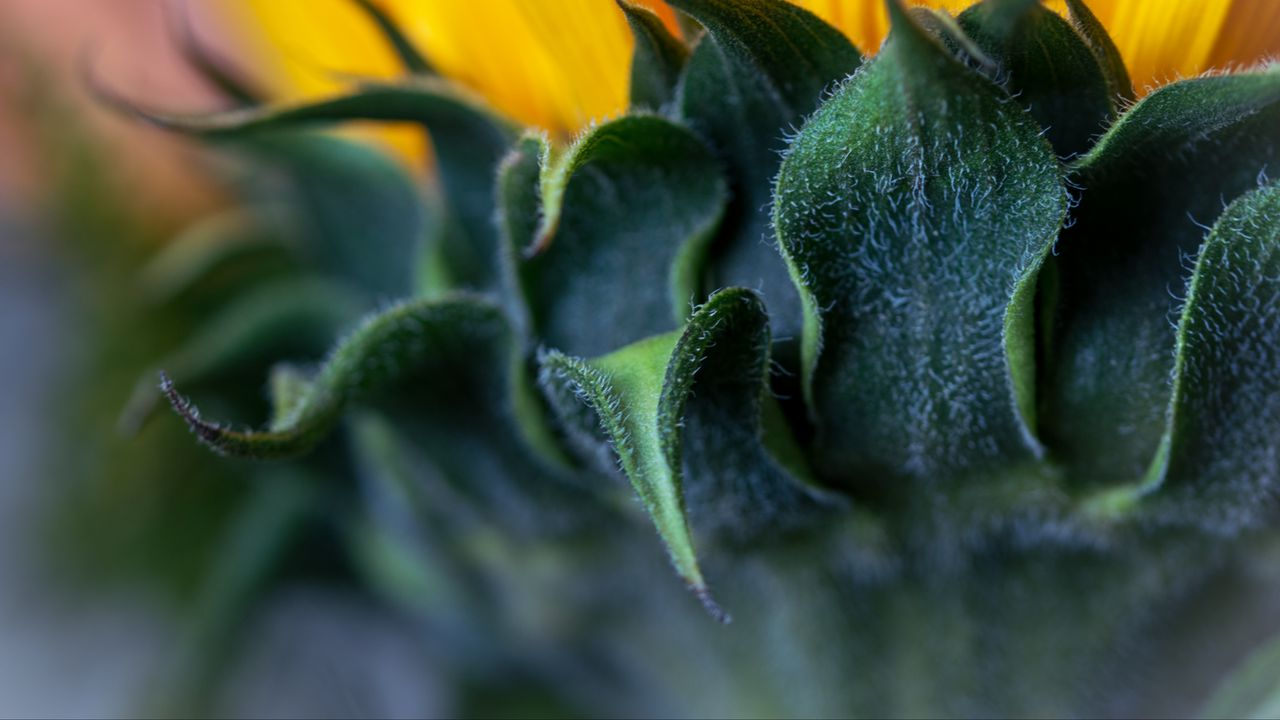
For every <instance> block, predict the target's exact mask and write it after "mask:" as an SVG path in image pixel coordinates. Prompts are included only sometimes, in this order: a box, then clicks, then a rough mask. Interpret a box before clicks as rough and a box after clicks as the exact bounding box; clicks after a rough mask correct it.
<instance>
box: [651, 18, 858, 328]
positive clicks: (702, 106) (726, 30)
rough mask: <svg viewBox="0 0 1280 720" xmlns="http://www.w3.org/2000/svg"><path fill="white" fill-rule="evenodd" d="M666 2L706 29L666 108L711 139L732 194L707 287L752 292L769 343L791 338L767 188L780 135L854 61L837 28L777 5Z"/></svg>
mask: <svg viewBox="0 0 1280 720" xmlns="http://www.w3.org/2000/svg"><path fill="white" fill-rule="evenodd" d="M669 4H670V5H671V6H672V7H673V8H675V9H676V10H679V11H681V12H682V13H687V14H688V15H689V16H692V17H693V18H694V19H695V20H697V21H698V22H699V23H701V24H702V26H704V27H705V28H706V34H705V35H704V36H703V37H702V39H701V40H700V41H699V42H698V45H697V47H695V48H694V51H693V54H692V55H691V56H690V58H689V61H688V63H687V64H686V66H685V71H684V76H683V78H682V80H681V82H680V85H679V87H678V89H677V98H676V104H677V108H678V112H679V115H680V117H681V118H683V119H684V120H685V121H686V122H688V123H689V125H690V126H691V127H693V129H694V130H696V131H697V132H699V133H700V134H702V135H703V136H705V137H706V138H707V140H709V141H710V142H711V144H712V146H713V147H714V149H715V151H716V153H717V154H718V156H719V157H720V160H721V162H723V163H724V165H725V167H726V168H727V169H728V173H729V181H730V187H731V189H732V191H733V200H732V202H731V204H730V207H729V210H728V212H727V214H726V218H725V227H724V229H723V230H722V232H721V234H720V238H718V240H717V242H716V247H715V248H714V250H713V264H712V267H711V287H712V288H718V287H728V286H739V287H750V288H756V289H758V290H760V291H761V292H762V293H763V294H764V298H765V301H766V302H767V303H768V305H769V316H770V322H771V323H772V324H773V332H774V335H775V337H777V338H778V340H779V341H782V340H788V341H790V340H794V338H796V337H797V336H798V335H799V332H800V324H801V307H800V298H799V297H798V296H797V295H796V291H795V288H794V287H793V286H792V285H791V283H790V281H789V279H788V277H787V268H786V265H785V264H784V263H783V261H782V259H781V258H780V257H778V252H777V248H776V247H775V245H774V243H773V242H772V238H771V236H770V232H769V212H768V206H769V203H770V199H771V195H770V191H771V189H772V187H773V179H774V177H775V176H776V175H777V172H778V165H779V163H780V154H781V152H782V151H783V150H784V149H785V148H786V146H787V135H788V133H791V132H793V131H794V128H796V127H798V126H799V125H800V123H801V122H802V121H803V119H804V118H805V116H807V115H808V114H809V113H811V112H813V110H814V108H816V107H817V106H818V102H819V101H820V100H821V98H822V94H823V92H825V91H826V90H828V89H829V88H830V87H831V86H832V85H833V84H834V83H835V82H837V81H839V80H842V79H844V78H845V77H846V76H848V75H849V74H850V73H852V72H853V71H854V70H855V69H857V67H858V65H859V64H860V63H861V62H862V56H861V55H860V54H859V52H858V49H857V48H855V47H854V46H853V45H852V44H851V43H850V42H849V40H848V39H847V38H845V36H844V35H843V34H841V33H840V32H839V31H838V30H836V29H835V28H833V27H831V26H830V25H828V24H827V23H825V22H823V21H822V20H821V19H820V18H818V17H817V16H816V15H814V14H812V13H810V12H809V11H807V10H804V9H803V8H799V7H796V6H795V5H791V4H790V3H787V2H783V0H672V1H671V2H670V3H669Z"/></svg>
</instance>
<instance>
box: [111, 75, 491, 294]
mask: <svg viewBox="0 0 1280 720" xmlns="http://www.w3.org/2000/svg"><path fill="white" fill-rule="evenodd" d="M95 89H96V90H97V93H98V95H99V96H100V97H101V99H102V100H103V101H105V102H107V103H109V104H111V105H113V106H115V107H117V108H121V109H123V110H125V111H127V112H129V113H132V114H134V115H137V116H139V117H141V118H142V119H144V120H146V121H148V122H151V123H153V124H155V125H158V126H160V127H164V128H169V129H172V130H177V131H181V132H187V133H192V134H195V135H200V136H203V137H209V138H222V139H238V140H248V139H254V140H257V139H259V138H262V135H263V134H264V133H267V132H269V131H273V130H292V129H298V128H302V127H308V126H316V125H330V124H334V123H341V122H346V121H352V120H382V121H399V122H413V123H418V124H420V125H422V126H423V127H424V128H426V129H427V130H428V131H429V133H430V134H431V137H432V140H433V148H434V150H435V159H436V166H437V168H438V170H439V173H440V179H441V184H442V186H443V189H444V195H445V200H446V202H445V206H446V208H447V210H448V221H449V223H450V227H451V232H449V233H448V234H447V235H446V236H445V238H444V239H443V243H444V245H443V247H442V248H441V251H440V252H441V255H442V261H443V267H444V268H445V270H446V271H447V273H448V275H449V280H450V282H451V284H452V286H453V287H460V288H473V289H488V288H490V287H492V286H493V285H494V284H495V283H496V282H497V279H498V246H497V242H496V239H495V236H494V231H493V212H494V207H493V172H494V169H495V167H496V166H497V163H498V160H499V159H500V158H501V157H502V155H503V153H505V152H506V151H507V148H508V147H509V146H510V144H511V142H512V140H513V139H514V137H515V134H516V130H515V126H514V125H513V124H512V123H511V122H510V121H508V120H506V119H504V118H501V117H499V116H498V115H496V114H494V113H493V112H492V111H491V110H490V109H489V108H488V107H486V106H485V104H484V102H483V101H482V100H480V99H479V98H477V97H474V96H473V95H471V94H469V93H467V92H466V91H465V90H463V89H461V88H459V87H458V86H456V85H452V84H450V83H448V82H446V81H444V80H441V79H440V78H437V77H431V76H415V77H413V78H410V79H406V80H403V81H401V82H399V83H396V84H386V83H375V82H367V83H364V84H362V85H360V86H359V87H358V88H356V89H355V90H354V91H351V92H348V93H345V94H341V95H336V96H332V97H328V98H322V99H319V100H308V101H303V102H298V103H292V104H281V105H274V106H262V107H254V108H244V109H240V110H233V111H228V112H223V113H212V114H205V115H180V114H169V113H161V112H154V111H149V110H145V109H142V108H139V107H138V106H136V105H134V104H133V103H131V102H129V101H127V100H124V99H122V98H120V97H119V96H117V95H115V94H113V93H112V92H111V91H110V90H108V89H106V88H103V87H102V86H101V85H96V86H95ZM267 140H274V141H276V142H277V143H278V142H280V139H279V138H275V137H274V136H272V137H267V138H262V140H261V141H262V142H266V141H267ZM303 159H304V160H305V158H303ZM360 187H361V186H360V184H358V183H348V184H347V185H346V186H345V188H344V192H352V191H354V190H356V189H358V188H360ZM332 197H337V198H341V197H343V195H342V194H341V193H338V192H334V193H333V195H332ZM365 221H366V222H368V219H365ZM366 245H367V243H366ZM377 255H378V256H379V257H389V258H391V259H392V261H394V262H398V263H400V264H401V266H402V267H405V268H407V267H408V263H405V262H403V258H404V257H405V256H404V255H400V254H396V253H387V252H382V253H378V254H377Z"/></svg>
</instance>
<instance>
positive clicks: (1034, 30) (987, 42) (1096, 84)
mask: <svg viewBox="0 0 1280 720" xmlns="http://www.w3.org/2000/svg"><path fill="white" fill-rule="evenodd" d="M959 23H960V27H961V28H962V29H963V30H964V32H965V33H966V34H967V35H968V36H969V37H971V38H973V40H974V42H976V43H977V44H978V46H979V47H980V48H982V50H983V51H984V52H985V53H986V54H987V55H988V56H989V57H991V58H992V59H994V60H995V61H996V62H997V63H998V64H999V67H1000V77H1001V79H1002V81H1003V84H1004V85H1005V87H1007V88H1008V89H1009V92H1010V93H1011V94H1012V95H1014V96H1015V97H1016V98H1017V101H1018V102H1019V103H1022V104H1023V105H1026V106H1027V108H1028V110H1029V111H1030V112H1031V116H1032V117H1034V118H1035V119H1036V121H1037V122H1039V123H1040V125H1041V127H1043V128H1044V129H1045V135H1046V136H1047V137H1048V138H1049V142H1050V143H1051V144H1052V145H1053V148H1054V150H1056V151H1057V153H1058V155H1060V156H1063V157H1070V156H1073V155H1077V154H1080V153H1083V152H1084V151H1085V150H1087V149H1088V148H1089V146H1090V145H1092V144H1093V140H1094V139H1095V138H1096V137H1097V136H1098V135H1101V134H1102V131H1103V130H1104V129H1105V128H1106V126H1107V125H1108V124H1110V121H1111V119H1112V118H1113V117H1114V115H1115V102H1114V100H1113V96H1112V89H1111V86H1110V84H1109V83H1108V81H1107V77H1106V75H1105V73H1104V72H1103V68H1102V66H1101V65H1099V63H1098V58H1097V57H1096V56H1095V54H1094V52H1093V50H1092V49H1090V47H1089V46H1088V45H1087V44H1086V43H1085V40H1084V39H1083V38H1082V37H1080V35H1079V33H1077V32H1076V30H1075V29H1074V28H1072V27H1071V25H1070V24H1068V23H1067V21H1066V20H1063V19H1062V18H1060V17H1058V15H1057V14H1056V13H1053V12H1051V11H1049V10H1046V9H1045V8H1044V7H1042V6H1041V5H1040V2H1039V0H985V2H982V3H979V4H977V5H973V6H971V7H970V8H969V9H968V10H966V11H964V12H963V13H961V15H960V17H959Z"/></svg>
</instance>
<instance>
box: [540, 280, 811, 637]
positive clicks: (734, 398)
mask: <svg viewBox="0 0 1280 720" xmlns="http://www.w3.org/2000/svg"><path fill="white" fill-rule="evenodd" d="M769 345H770V337H769V328H768V317H767V315H766V314H765V311H764V306H763V303H762V302H761V300H760V298H759V296H758V295H756V294H755V293H753V292H751V291H748V290H743V289H738V288H733V289H728V290H722V291H720V292H718V293H716V294H714V295H713V296H712V297H711V298H710V299H709V300H708V301H707V303H706V304H705V305H703V306H702V307H701V308H699V309H698V310H697V312H695V313H694V315H693V317H692V318H690V320H689V324H688V326H687V327H686V328H685V329H684V331H683V332H676V333H667V334H664V335H658V336H656V337H652V338H648V339H646V340H642V341H640V342H638V343H634V344H632V345H629V346H627V347H625V348H623V349H621V350H618V351H616V352H613V353H611V354H609V355H606V356H604V357H600V358H595V359H592V360H585V359H582V358H575V357H570V356H568V355H565V354H563V353H560V352H558V351H554V350H552V351H547V352H544V353H543V354H542V357H541V365H542V384H543V387H544V389H545V390H546V391H547V393H548V396H549V397H550V398H551V400H552V404H553V406H555V407H556V408H557V409H558V410H560V411H561V415H562V417H563V418H565V419H566V420H568V421H569V423H570V424H571V425H574V426H576V425H578V424H579V423H581V422H582V421H583V419H584V418H583V417H582V416H581V415H580V414H579V409H580V408H583V407H586V408H589V409H590V411H591V413H592V415H594V421H595V423H598V425H597V427H599V428H600V431H601V434H602V438H603V439H604V440H606V441H607V442H608V443H609V444H610V445H611V447H612V449H613V452H614V454H615V457H616V458H617V461H618V462H619V464H620V465H621V468H622V471H623V473H624V474H625V475H626V476H627V477H628V478H629V479H630V481H631V484H632V486H633V487H634V488H635V490H636V494H637V495H639V497H640V500H641V502H642V503H643V504H644V506H645V509H646V510H648V512H649V516H650V517H651V518H652V520H653V522H654V525H655V526H656V527H657V530H658V534H659V536H661V538H662V540H663V542H664V543H665V544H666V546H667V551H668V553H669V554H670V556H671V560H672V563H673V564H674V565H675V568H676V571H677V572H678V573H679V574H680V576H681V577H682V578H683V579H684V580H685V581H686V582H687V583H688V584H689V586H690V588H691V589H693V591H694V592H695V593H696V594H697V595H698V597H699V598H700V599H701V600H702V601H703V603H704V604H705V605H706V606H707V609H708V610H709V611H710V612H711V613H712V614H713V615H715V616H716V617H719V618H722V619H723V617H724V616H723V614H722V612H721V611H720V609H719V608H718V607H717V606H716V605H715V604H714V602H713V601H712V600H711V597H710V595H709V591H708V588H707V584H706V581H705V580H704V579H703V576H702V571H701V569H700V567H699V564H698V559H697V553H696V552H695V549H694V535H693V531H692V529H691V527H690V520H689V512H687V510H686V477H687V482H688V483H689V488H690V496H692V497H696V498H697V502H698V504H699V507H698V508H697V509H698V510H699V511H701V512H700V513H699V514H702V515H703V517H705V518H706V519H707V520H708V521H710V523H709V524H711V525H712V527H710V528H707V530H709V531H710V532H711V533H712V534H715V533H724V532H734V533H738V534H739V539H745V538H750V539H752V540H754V541H756V542H759V541H760V540H761V539H763V538H767V537H769V536H770V532H769V530H767V529H771V528H774V527H776V525H775V523H779V522H780V524H782V525H785V524H786V522H787V516H788V515H790V514H792V513H804V512H808V511H812V510H816V509H817V508H818V506H819V505H820V502H819V500H818V499H817V495H816V494H815V493H812V492H810V491H808V490H807V489H805V488H804V487H803V486H801V485H799V484H798V483H797V481H796V480H795V479H794V476H793V474H792V473H791V469H790V468H789V467H788V466H786V465H784V464H782V462H780V458H785V457H787V454H788V453H787V450H788V444H789V443H791V442H792V441H791V440H790V439H789V438H788V437H785V435H783V434H781V433H779V434H777V435H775V436H774V437H773V438H772V439H771V440H766V441H767V442H771V443H772V445H773V447H777V448H781V449H782V452H777V451H775V450H772V449H766V448H765V447H764V446H763V445H762V441H761V436H762V434H763V430H762V419H761V418H762V412H765V408H766V405H765V401H764V393H765V392H766V391H767V387H768V382H767V381H768V364H769V363H768V358H769ZM686 473H688V475H687V476H686ZM693 488H697V490H693ZM717 503H721V504H728V506H729V508H728V511H727V512H726V511H725V510H726V509H725V508H724V507H717ZM716 513H719V517H715V514H716ZM734 521H740V522H741V523H742V525H741V526H738V527H730V525H731V524H732V523H733V522H734Z"/></svg>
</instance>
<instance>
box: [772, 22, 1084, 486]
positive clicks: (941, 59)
mask: <svg viewBox="0 0 1280 720" xmlns="http://www.w3.org/2000/svg"><path fill="white" fill-rule="evenodd" d="M889 7H890V10H891V17H892V20H893V30H892V33H891V36H890V38H889V40H888V42H887V44H886V45H885V47H884V49H882V50H881V52H880V54H879V55H878V56H877V57H876V58H875V59H874V60H873V61H871V62H870V63H869V64H868V65H867V66H865V67H864V68H863V69H862V70H860V71H859V72H858V74H856V75H855V76H854V77H853V78H852V79H851V80H850V81H849V82H848V83H846V84H845V85H843V86H842V87H841V88H840V89H839V90H837V91H836V93H835V94H834V95H833V96H832V98H831V99H830V100H828V101H827V102H826V103H825V104H823V106H822V107H821V108H819V109H818V112H817V113H815V114H814V116H813V117H812V118H810V120H809V121H808V122H807V123H806V124H805V126H804V128H803V129H802V130H801V132H800V134H799V136H798V137H797V138H796V140H795V142H794V143H793V145H792V148H791V150H790V153H789V155H788V156H787V159H786V160H785V162H784V163H783V166H782V171H781V173H780V175H779V178H778V184H777V190H776V199H775V210H774V212H775V221H776V225H777V231H778V238H779V241H780V243H781V245H782V248H783V251H784V253H785V254H786V255H787V257H788V260H789V262H790V263H791V265H792V271H793V275H794V277H795V279H796V283H797V285H798V287H799V288H800V289H801V291H802V293H803V295H804V297H805V299H806V324H805V334H804V343H803V351H804V366H803V370H804V373H805V376H804V381H805V388H806V393H807V398H808V400H809V402H810V407H811V411H812V413H813V415H814V418H815V421H816V422H817V424H818V428H817V431H818V437H817V440H816V442H817V451H818V453H819V458H820V469H822V470H825V471H827V472H830V473H832V474H833V475H834V476H836V477H840V478H843V479H847V480H855V481H860V482H874V481H875V480H876V479H881V480H883V479H885V478H894V477H902V476H912V477H916V478H930V479H931V480H934V481H937V480H941V479H944V478H947V477H955V476H958V475H963V474H965V473H967V472H969V471H971V470H974V469H975V468H977V467H979V466H984V465H986V466H990V465H991V464H994V463H996V462H1008V461H1009V460H1010V459H1014V458H1022V459H1026V458H1029V457H1032V456H1034V455H1035V453H1036V452H1037V449H1038V448H1037V444H1036V442H1035V440H1034V439H1033V437H1032V434H1031V428H1033V427H1034V422H1035V417H1034V378H1035V366H1034V339H1033V336H1034V302H1033V300H1034V298H1033V296H1034V290H1035V286H1036V275H1037V271H1038V269H1039V267H1040V265H1041V263H1042V262H1043V259H1044V257H1045V256H1046V255H1047V254H1048V252H1049V250H1050V248H1051V247H1052V244H1053V242H1054V239H1055V238H1056V236H1057V232H1058V228H1059V226H1060V225H1061V223H1062V219H1063V217H1064V215H1065V212H1066V207H1067V198H1066V193H1065V190H1064V186H1063V183H1062V178H1061V176H1060V172H1059V169H1058V164H1057V161H1056V159H1055V158H1054V157H1053V154H1052V152H1051V151H1050V149H1049V147H1048V145H1047V143H1045V141H1044V140H1043V139H1042V138H1041V137H1040V136H1039V129H1038V128H1037V127H1036V126H1035V123H1034V122H1033V121H1032V120H1031V119H1030V117H1029V116H1027V115H1026V113H1025V112H1023V111H1022V110H1021V109H1020V108H1018V107H1017V106H1016V105H1014V104H1013V103H1010V102H1008V101H1007V99H1006V98H1005V97H1003V93H1002V92H1001V91H1000V90H999V88H997V87H996V86H994V85H992V84H991V83H989V82H988V81H987V80H985V79H984V78H982V77H981V76H979V75H978V74H976V73H974V72H971V71H970V70H968V69H967V68H965V67H964V66H963V65H961V64H960V63H959V62H957V61H956V60H954V59H953V58H952V57H951V55H950V54H949V53H948V52H947V51H946V50H945V49H944V48H942V47H941V46H940V45H939V44H938V43H937V41H935V40H934V39H933V38H932V37H931V36H930V35H928V34H927V33H925V32H924V31H923V30H922V29H921V28H920V27H919V26H918V25H917V24H916V23H915V21H914V20H912V19H911V18H910V17H909V16H908V14H907V13H906V12H905V11H904V10H903V9H902V8H901V6H900V5H899V4H898V3H897V2H891V3H890V5H889Z"/></svg>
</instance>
